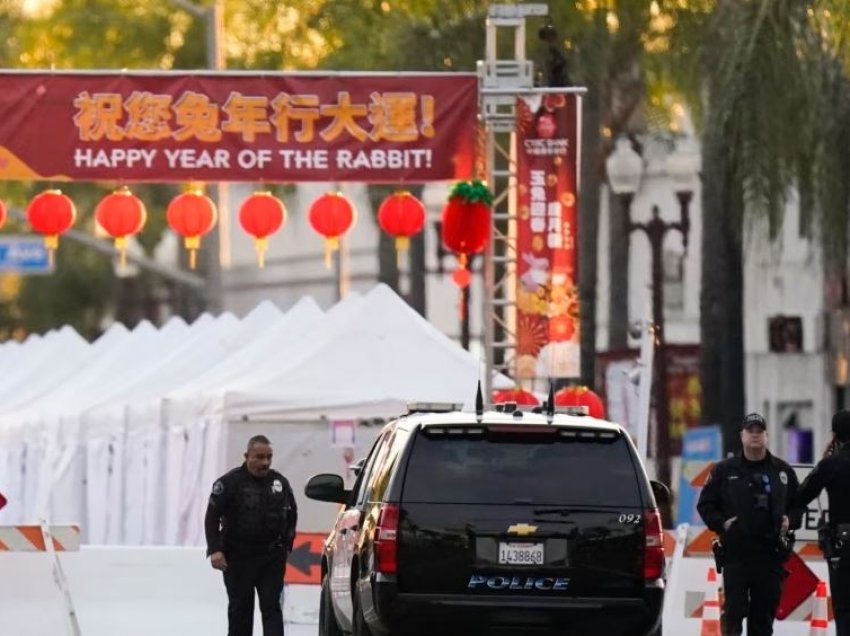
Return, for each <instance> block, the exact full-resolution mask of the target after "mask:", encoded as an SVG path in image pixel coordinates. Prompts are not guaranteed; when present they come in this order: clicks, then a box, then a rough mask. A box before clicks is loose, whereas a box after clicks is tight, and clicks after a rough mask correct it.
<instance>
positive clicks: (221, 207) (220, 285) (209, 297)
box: [169, 0, 231, 313]
mask: <svg viewBox="0 0 850 636" xmlns="http://www.w3.org/2000/svg"><path fill="white" fill-rule="evenodd" d="M169 1H170V2H171V3H172V4H174V5H175V6H177V7H180V8H181V9H182V10H183V11H186V12H187V13H189V14H191V15H193V16H195V17H196V18H202V19H203V20H205V23H206V63H207V68H208V69H210V70H215V71H220V70H223V69H224V68H225V67H226V64H225V56H224V47H223V45H222V44H223V42H222V41H223V39H224V38H223V36H224V0H214V1H213V3H212V4H210V5H209V6H199V5H196V4H194V3H193V2H191V1H190V0H169ZM212 190H213V191H212V192H211V193H210V194H211V195H212V199H213V201H214V202H215V204H216V208H217V209H218V223H216V224H215V226H214V227H213V229H212V230H211V231H210V233H209V234H208V235H207V237H206V239H205V240H204V241H203V242H202V243H201V262H202V263H203V271H204V273H205V275H206V276H205V278H206V281H207V284H206V286H205V289H204V302H205V305H206V307H207V309H208V310H209V311H212V312H214V313H218V312H220V311H221V310H222V309H223V305H224V298H223V297H224V282H223V280H222V269H223V268H224V267H229V266H230V260H231V259H230V213H229V209H228V202H229V187H228V184H227V183H224V182H218V183H216V184H215V185H214V186H213V188H212Z"/></svg>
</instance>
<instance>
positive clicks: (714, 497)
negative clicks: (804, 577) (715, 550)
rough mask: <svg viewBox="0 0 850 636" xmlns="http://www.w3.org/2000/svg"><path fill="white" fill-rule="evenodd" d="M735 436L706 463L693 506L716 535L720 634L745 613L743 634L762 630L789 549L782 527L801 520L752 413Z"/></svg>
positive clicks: (739, 623)
mask: <svg viewBox="0 0 850 636" xmlns="http://www.w3.org/2000/svg"><path fill="white" fill-rule="evenodd" d="M741 443H742V445H743V450H742V452H741V453H739V454H738V455H736V456H734V457H730V458H728V459H724V460H723V461H721V462H718V463H717V465H715V466H714V468H713V469H712V471H711V474H710V475H709V477H708V480H707V481H706V484H705V486H704V487H703V489H702V492H701V493H700V497H699V502H698V503H697V511H698V512H699V514H700V516H701V517H702V519H703V521H705V524H706V525H707V526H708V527H709V529H711V530H713V531H714V532H716V533H717V534H718V535H719V536H720V540H721V543H722V551H723V553H724V563H723V589H724V594H725V598H726V602H725V605H724V613H723V621H722V622H723V635H724V636H739V635H740V634H741V633H742V632H743V622H744V619H745V618H746V619H747V633H748V634H749V636H769V635H770V634H772V633H773V617H774V615H775V614H776V608H777V606H778V605H779V599H780V598H781V594H782V581H783V579H784V573H785V571H784V569H783V567H782V564H783V562H784V561H785V559H786V558H787V556H788V554H789V550H790V547H789V545H790V543H789V541H788V535H787V532H788V531H789V530H790V529H793V528H797V527H799V525H800V520H801V515H800V513H799V511H798V509H796V508H795V507H794V504H795V496H796V495H797V487H798V481H797V477H796V475H795V474H794V470H793V469H792V468H791V466H789V465H788V464H787V463H786V462H784V461H782V460H781V459H779V458H778V457H774V456H773V455H771V454H770V453H769V452H768V450H767V423H766V422H765V420H764V418H763V417H762V416H761V415H759V414H758V413H750V414H749V415H747V417H745V418H744V420H743V422H742V423H741Z"/></svg>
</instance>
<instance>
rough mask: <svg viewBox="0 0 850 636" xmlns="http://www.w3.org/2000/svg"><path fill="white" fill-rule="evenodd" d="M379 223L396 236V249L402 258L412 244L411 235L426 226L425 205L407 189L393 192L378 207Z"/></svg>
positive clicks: (391, 234)
mask: <svg viewBox="0 0 850 636" xmlns="http://www.w3.org/2000/svg"><path fill="white" fill-rule="evenodd" d="M378 225H380V226H381V229H382V230H383V231H384V232H386V233H387V234H389V235H390V236H394V237H395V249H396V252H397V253H398V255H399V258H401V252H403V251H404V250H406V249H407V248H408V247H409V246H410V237H411V236H415V235H416V234H419V232H421V231H422V228H423V227H425V206H424V205H423V203H422V201H420V200H419V199H417V198H416V197H415V196H413V195H412V194H410V192H407V191H406V190H399V191H398V192H393V193H392V194H391V195H390V196H388V197H387V198H386V199H384V201H383V203H381V206H380V207H379V208H378Z"/></svg>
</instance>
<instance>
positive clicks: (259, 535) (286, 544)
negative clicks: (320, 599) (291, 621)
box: [204, 435, 298, 636]
mask: <svg viewBox="0 0 850 636" xmlns="http://www.w3.org/2000/svg"><path fill="white" fill-rule="evenodd" d="M271 463H272V447H271V443H270V442H269V440H268V438H267V437H265V436H264V435H257V436H255V437H252V438H251V439H250V440H249V441H248V450H247V452H246V453H245V463H243V464H242V465H241V466H240V467H239V468H234V469H233V470H231V471H230V472H228V473H227V474H225V475H223V476H222V477H221V478H220V479H218V480H217V481H216V482H215V483H214V484H213V487H212V494H211V495H210V502H209V506H208V507H207V515H206V520H205V522H204V529H205V531H206V535H207V556H209V557H210V561H211V563H212V566H213V567H214V568H215V569H216V570H221V571H222V572H223V573H224V585H225V587H226V588H227V597H228V605H227V620H228V625H229V627H228V631H227V634H228V636H251V634H253V629H254V590H255V589H256V590H257V596H258V597H259V599H260V612H261V613H262V615H263V635H264V636H283V613H282V611H281V608H280V596H281V592H282V591H283V574H284V569H285V566H286V556H287V554H288V553H289V552H290V551H291V550H292V542H293V541H294V540H295V525H296V523H297V521H298V509H297V507H296V505H295V497H294V495H293V493H292V488H290V486H289V482H288V481H287V480H286V478H285V477H284V476H283V475H281V474H280V473H279V472H277V471H275V470H272V469H271Z"/></svg>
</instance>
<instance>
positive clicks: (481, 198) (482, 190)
mask: <svg viewBox="0 0 850 636" xmlns="http://www.w3.org/2000/svg"><path fill="white" fill-rule="evenodd" d="M492 204H493V195H492V194H491V193H490V191H489V190H488V189H487V186H486V185H484V183H483V182H481V181H461V182H460V183H458V184H456V185H455V186H454V188H452V192H451V194H450V195H449V200H448V203H446V205H445V207H444V208H443V215H442V221H443V222H442V226H441V232H442V240H443V245H445V246H446V247H447V248H448V249H450V250H452V251H453V252H457V254H458V271H460V270H466V265H467V262H468V259H469V255H470V254H477V253H478V252H480V251H482V250H483V249H484V248H485V247H487V244H488V243H489V241H490V232H491V226H492V220H491V218H490V206H491V205H492ZM453 278H454V280H455V283H457V284H458V285H459V286H463V287H465V286H466V285H462V284H461V283H463V282H464V281H467V280H468V279H467V278H466V277H465V276H462V275H458V276H453ZM466 284H469V283H468V282H467V283H466Z"/></svg>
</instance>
